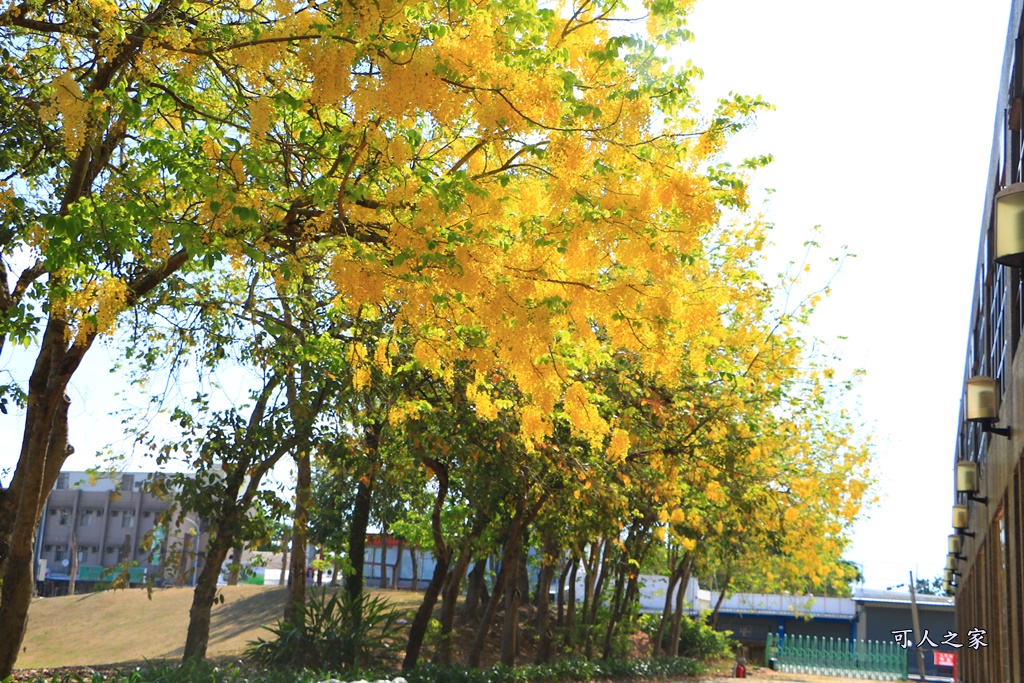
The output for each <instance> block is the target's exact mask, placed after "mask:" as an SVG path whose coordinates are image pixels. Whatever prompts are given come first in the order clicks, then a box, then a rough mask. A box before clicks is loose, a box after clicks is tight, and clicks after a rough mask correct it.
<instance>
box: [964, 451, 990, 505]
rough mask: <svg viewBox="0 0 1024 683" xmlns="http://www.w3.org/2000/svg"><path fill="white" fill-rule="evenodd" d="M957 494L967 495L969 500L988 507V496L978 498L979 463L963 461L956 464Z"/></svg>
mask: <svg viewBox="0 0 1024 683" xmlns="http://www.w3.org/2000/svg"><path fill="white" fill-rule="evenodd" d="M956 492H957V493H966V494H967V500H973V501H975V502H977V503H981V504H982V505H988V497H987V496H976V495H974V494H976V493H977V492H978V463H976V462H971V461H970V460H961V461H959V462H958V463H957V464H956Z"/></svg>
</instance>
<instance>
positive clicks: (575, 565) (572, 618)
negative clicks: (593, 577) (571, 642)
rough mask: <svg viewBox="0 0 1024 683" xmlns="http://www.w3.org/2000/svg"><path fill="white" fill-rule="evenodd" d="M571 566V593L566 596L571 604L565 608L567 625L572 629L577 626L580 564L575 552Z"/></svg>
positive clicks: (570, 562) (570, 561)
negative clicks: (577, 577)
mask: <svg viewBox="0 0 1024 683" xmlns="http://www.w3.org/2000/svg"><path fill="white" fill-rule="evenodd" d="M569 566H570V567H572V569H571V570H570V571H569V595H567V596H566V602H568V603H569V605H568V606H567V607H566V609H565V625H566V627H568V628H569V629H570V630H572V629H573V627H575V626H576V572H577V571H578V570H579V566H580V560H579V557H577V555H576V553H575V552H573V553H572V555H571V559H570V560H569Z"/></svg>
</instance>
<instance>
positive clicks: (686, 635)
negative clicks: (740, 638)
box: [679, 614, 733, 660]
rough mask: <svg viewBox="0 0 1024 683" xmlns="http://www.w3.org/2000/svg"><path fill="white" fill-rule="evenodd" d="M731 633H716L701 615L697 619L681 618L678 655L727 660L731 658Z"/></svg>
mask: <svg viewBox="0 0 1024 683" xmlns="http://www.w3.org/2000/svg"><path fill="white" fill-rule="evenodd" d="M730 636H732V631H716V630H715V629H713V628H711V626H710V625H709V624H708V623H707V621H706V619H705V618H704V615H703V614H702V615H701V616H700V617H698V618H697V619H690V618H689V617H687V616H685V615H684V616H683V628H682V630H681V631H680V633H679V655H680V656H682V657H694V658H696V659H702V660H708V659H727V658H731V657H732V656H733V648H732V639H731V638H730Z"/></svg>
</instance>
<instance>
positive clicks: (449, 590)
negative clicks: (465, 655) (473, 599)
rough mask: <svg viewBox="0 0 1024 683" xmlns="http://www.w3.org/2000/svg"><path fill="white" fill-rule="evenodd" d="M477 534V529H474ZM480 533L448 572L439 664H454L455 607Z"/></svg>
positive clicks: (468, 544)
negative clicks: (474, 543) (474, 544)
mask: <svg viewBox="0 0 1024 683" xmlns="http://www.w3.org/2000/svg"><path fill="white" fill-rule="evenodd" d="M474 532H476V529H474ZM482 532H483V526H482V525H481V527H480V533H482ZM479 535H480V534H479V533H473V534H472V536H471V537H470V538H468V539H466V544H465V545H464V546H463V548H462V552H461V553H459V559H458V560H456V562H455V566H454V567H452V570H451V571H450V572H448V579H447V581H446V583H445V588H444V592H443V593H442V595H441V633H440V635H441V642H440V644H439V645H438V649H437V657H436V658H435V659H436V661H437V663H438V664H451V663H452V645H453V642H452V639H453V638H454V636H453V635H452V633H453V631H454V628H455V605H456V603H457V602H458V599H459V593H460V592H461V590H460V588H461V587H462V577H464V576H465V575H466V569H467V568H468V567H469V563H470V561H471V560H472V559H473V542H474V541H475V540H476V537H477V536H479Z"/></svg>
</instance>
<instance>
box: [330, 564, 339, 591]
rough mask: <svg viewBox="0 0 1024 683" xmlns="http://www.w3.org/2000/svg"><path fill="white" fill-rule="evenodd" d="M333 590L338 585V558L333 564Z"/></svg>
mask: <svg viewBox="0 0 1024 683" xmlns="http://www.w3.org/2000/svg"><path fill="white" fill-rule="evenodd" d="M330 585H331V588H334V587H335V586H337V585H338V558H337V557H335V558H334V562H333V563H332V564H331V584H330Z"/></svg>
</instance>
